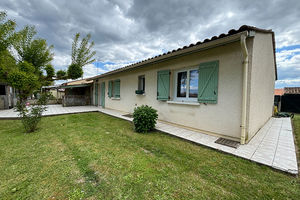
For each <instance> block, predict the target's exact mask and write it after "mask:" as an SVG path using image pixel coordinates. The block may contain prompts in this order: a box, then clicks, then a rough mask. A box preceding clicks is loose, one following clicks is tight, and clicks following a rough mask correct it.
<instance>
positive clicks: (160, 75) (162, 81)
mask: <svg viewBox="0 0 300 200" xmlns="http://www.w3.org/2000/svg"><path fill="white" fill-rule="evenodd" d="M169 92H170V70H163V71H158V72H157V99H158V100H163V101H165V100H168V99H169Z"/></svg>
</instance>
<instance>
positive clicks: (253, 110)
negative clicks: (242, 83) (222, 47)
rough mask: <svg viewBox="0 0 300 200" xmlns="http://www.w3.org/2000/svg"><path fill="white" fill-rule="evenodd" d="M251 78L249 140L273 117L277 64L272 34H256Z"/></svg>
mask: <svg viewBox="0 0 300 200" xmlns="http://www.w3.org/2000/svg"><path fill="white" fill-rule="evenodd" d="M250 70H251V76H250V82H249V84H250V95H249V113H248V126H249V133H248V140H250V139H251V138H252V137H253V136H254V135H255V134H256V132H257V131H258V130H259V129H260V128H261V127H262V126H263V125H264V124H265V123H266V122H267V121H268V119H269V118H270V117H271V116H272V109H273V102H274V85H275V63H274V54H273V43H272V35H271V33H256V34H255V37H254V41H253V57H252V67H251V68H250Z"/></svg>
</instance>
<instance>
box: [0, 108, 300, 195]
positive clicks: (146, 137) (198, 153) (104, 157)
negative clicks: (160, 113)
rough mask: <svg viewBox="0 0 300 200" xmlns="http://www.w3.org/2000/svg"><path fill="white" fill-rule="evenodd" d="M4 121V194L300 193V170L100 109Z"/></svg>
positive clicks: (0, 180)
mask: <svg viewBox="0 0 300 200" xmlns="http://www.w3.org/2000/svg"><path fill="white" fill-rule="evenodd" d="M0 127H1V128H0V199H80V198H82V199H138V200H142V199H300V179H299V178H295V177H293V176H290V175H287V174H284V173H281V172H278V171H275V170H273V169H271V168H269V167H266V166H262V165H258V164H256V163H253V162H250V161H247V160H244V159H241V158H238V157H235V156H231V155H228V154H224V153H221V152H218V151H215V150H212V149H209V148H206V147H202V146H198V145H195V144H192V143H189V142H186V141H183V140H181V139H178V138H175V137H171V136H169V135H166V134H164V133H160V132H152V133H149V134H137V133H135V132H134V131H133V127H132V124H131V123H130V122H127V121H124V120H121V119H116V118H113V117H110V116H107V115H104V114H100V113H85V114H77V115H64V116H56V117H46V118H43V119H42V122H41V124H40V126H39V127H40V129H39V130H38V131H37V132H35V133H31V134H28V135H25V134H24V130H23V128H22V125H21V123H20V121H17V120H0ZM295 128H296V130H297V134H298V144H299V143H300V141H299V138H300V115H298V116H296V117H295Z"/></svg>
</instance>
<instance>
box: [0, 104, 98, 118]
mask: <svg viewBox="0 0 300 200" xmlns="http://www.w3.org/2000/svg"><path fill="white" fill-rule="evenodd" d="M98 111H99V109H98V108H97V107H95V106H72V107H62V105H48V106H47V110H46V111H45V112H44V113H43V116H53V115H63V114H73V113H82V112H98ZM16 118H18V113H17V112H15V111H14V109H9V110H0V119H16Z"/></svg>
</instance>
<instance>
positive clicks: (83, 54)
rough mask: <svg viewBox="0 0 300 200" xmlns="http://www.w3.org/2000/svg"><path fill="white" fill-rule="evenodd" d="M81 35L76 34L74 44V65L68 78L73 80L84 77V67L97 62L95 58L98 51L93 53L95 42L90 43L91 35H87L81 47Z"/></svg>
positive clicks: (71, 66) (70, 68)
mask: <svg viewBox="0 0 300 200" xmlns="http://www.w3.org/2000/svg"><path fill="white" fill-rule="evenodd" d="M79 37H80V33H76V34H75V37H74V41H73V43H72V53H71V57H72V63H71V65H70V66H69V68H68V77H69V78H71V79H77V78H80V77H81V76H82V75H83V70H82V67H83V66H85V65H87V64H90V63H92V62H95V59H94V58H93V57H94V55H95V54H96V51H92V47H93V46H94V42H93V41H92V42H90V39H91V34H87V35H86V37H84V38H82V40H81V42H80V45H79Z"/></svg>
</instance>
